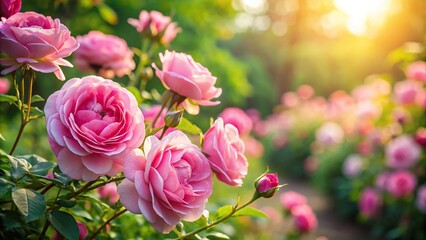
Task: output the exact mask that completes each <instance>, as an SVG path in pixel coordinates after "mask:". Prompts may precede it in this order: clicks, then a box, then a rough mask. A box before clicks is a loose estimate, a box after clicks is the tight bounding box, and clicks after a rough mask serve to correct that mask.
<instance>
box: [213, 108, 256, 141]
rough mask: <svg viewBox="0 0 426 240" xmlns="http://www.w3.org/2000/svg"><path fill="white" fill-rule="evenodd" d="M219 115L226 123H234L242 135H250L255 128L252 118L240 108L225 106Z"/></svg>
mask: <svg viewBox="0 0 426 240" xmlns="http://www.w3.org/2000/svg"><path fill="white" fill-rule="evenodd" d="M219 117H221V118H222V119H223V122H224V123H225V124H227V123H230V124H232V125H234V126H235V127H236V128H237V129H238V132H239V133H240V135H241V136H245V135H248V134H249V133H250V131H251V129H252V128H253V122H252V120H251V118H250V117H249V116H248V115H247V114H246V113H245V112H244V111H243V110H242V109H240V108H236V107H229V108H225V109H224V110H223V112H222V113H221V114H219Z"/></svg>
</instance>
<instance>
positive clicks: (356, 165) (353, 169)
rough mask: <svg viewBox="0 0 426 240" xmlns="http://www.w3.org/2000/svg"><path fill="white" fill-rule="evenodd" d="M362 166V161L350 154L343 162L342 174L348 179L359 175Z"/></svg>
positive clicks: (359, 157)
mask: <svg viewBox="0 0 426 240" xmlns="http://www.w3.org/2000/svg"><path fill="white" fill-rule="evenodd" d="M363 165H364V159H363V158H362V157H361V156H360V155H358V154H351V155H349V156H348V157H346V159H345V161H344V162H343V166H342V172H343V175H345V176H346V177H348V178H353V177H356V176H358V175H359V173H360V172H361V171H362V168H363Z"/></svg>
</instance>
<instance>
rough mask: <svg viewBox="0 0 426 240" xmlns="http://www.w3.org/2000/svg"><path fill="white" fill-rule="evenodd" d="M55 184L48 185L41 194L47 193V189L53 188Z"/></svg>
mask: <svg viewBox="0 0 426 240" xmlns="http://www.w3.org/2000/svg"><path fill="white" fill-rule="evenodd" d="M53 186H55V184H54V183H50V184H49V185H47V186H46V187H45V188H44V189H43V190H42V191H41V192H40V194H41V195H43V194H45V193H46V192H47V191H49V189H51V188H52V187H53Z"/></svg>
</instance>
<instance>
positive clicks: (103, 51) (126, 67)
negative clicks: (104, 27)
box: [74, 31, 135, 78]
mask: <svg viewBox="0 0 426 240" xmlns="http://www.w3.org/2000/svg"><path fill="white" fill-rule="evenodd" d="M77 41H78V43H79V44H80V48H79V49H77V51H75V57H74V61H75V64H76V65H77V67H78V68H79V69H80V70H81V71H94V72H96V73H97V74H99V75H100V76H102V77H105V78H113V77H114V76H115V75H117V76H118V77H122V76H124V75H128V74H130V73H131V72H132V70H133V69H134V68H135V62H134V61H133V52H132V51H131V50H130V49H129V47H127V43H126V41H124V39H121V38H119V37H117V36H113V35H109V34H104V33H102V32H99V31H91V32H89V33H88V34H86V35H83V36H78V37H77Z"/></svg>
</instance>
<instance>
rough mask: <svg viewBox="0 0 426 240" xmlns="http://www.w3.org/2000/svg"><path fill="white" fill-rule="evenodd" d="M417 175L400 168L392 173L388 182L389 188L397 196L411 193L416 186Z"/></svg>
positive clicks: (400, 196)
mask: <svg viewBox="0 0 426 240" xmlns="http://www.w3.org/2000/svg"><path fill="white" fill-rule="evenodd" d="M416 182H417V180H416V177H415V175H414V174H413V173H411V172H409V171H406V170H400V171H397V172H394V173H392V174H391V175H390V176H389V178H388V181H387V183H386V187H387V190H388V192H389V193H390V194H392V195H393V196H394V197H396V198H402V197H405V196H408V195H410V194H411V193H412V192H413V190H414V188H415V187H416Z"/></svg>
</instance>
